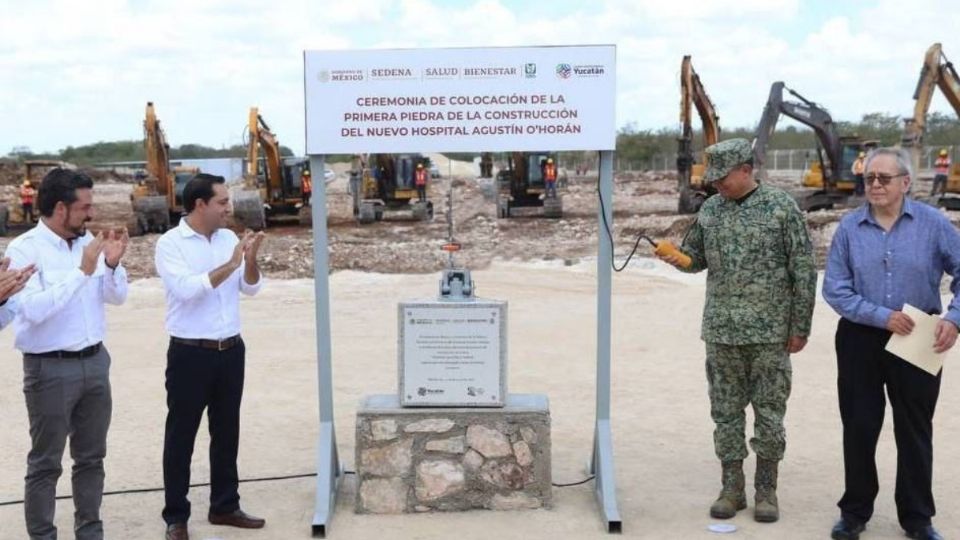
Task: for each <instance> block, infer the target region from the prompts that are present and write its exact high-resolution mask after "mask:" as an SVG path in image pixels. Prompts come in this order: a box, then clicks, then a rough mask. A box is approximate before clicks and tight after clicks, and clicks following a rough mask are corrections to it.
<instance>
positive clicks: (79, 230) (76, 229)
mask: <svg viewBox="0 0 960 540" xmlns="http://www.w3.org/2000/svg"><path fill="white" fill-rule="evenodd" d="M88 221H90V218H87V219H84V220H83V223H81V224H80V225H77V226H73V225H70V210H69V209H68V210H67V219H66V224H65V225H66V229H67V230H68V231H70V232H71V233H73V235H74V238H81V237H83V236H86V235H87V222H88Z"/></svg>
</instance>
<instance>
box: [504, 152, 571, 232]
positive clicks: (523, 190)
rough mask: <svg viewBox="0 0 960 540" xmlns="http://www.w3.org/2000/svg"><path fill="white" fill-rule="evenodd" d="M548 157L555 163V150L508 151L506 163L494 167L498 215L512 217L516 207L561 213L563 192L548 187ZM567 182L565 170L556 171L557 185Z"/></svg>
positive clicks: (550, 215) (553, 216) (545, 213)
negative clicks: (545, 169) (500, 167)
mask: <svg viewBox="0 0 960 540" xmlns="http://www.w3.org/2000/svg"><path fill="white" fill-rule="evenodd" d="M548 160H552V161H553V162H554V163H557V162H558V160H557V155H556V153H555V152H510V153H509V154H507V156H506V164H507V167H506V168H505V169H500V170H499V171H497V191H498V198H497V217H500V218H509V217H513V216H514V214H513V210H515V209H517V208H537V207H540V208H542V209H543V210H542V211H541V215H542V216H543V217H545V218H551V219H558V218H561V217H563V196H562V195H561V194H560V193H558V192H557V190H556V189H555V190H553V191H552V192H550V191H548V190H547V184H546V180H544V167H545V166H546V165H547V162H548ZM566 183H567V178H566V173H565V172H563V171H559V172H557V182H556V187H563V186H565V185H566Z"/></svg>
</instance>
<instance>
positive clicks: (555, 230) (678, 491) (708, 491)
mask: <svg viewBox="0 0 960 540" xmlns="http://www.w3.org/2000/svg"><path fill="white" fill-rule="evenodd" d="M335 170H337V169H336V168H335ZM440 170H441V172H442V174H444V175H445V176H446V171H447V170H452V171H453V172H454V173H455V174H456V175H457V176H455V177H454V178H453V179H452V184H453V207H454V222H455V233H454V236H455V238H456V240H457V241H459V242H461V243H462V245H463V252H462V253H461V254H459V255H458V256H457V260H458V262H459V263H461V264H463V265H465V266H467V267H469V268H472V269H473V270H474V271H475V274H474V278H475V279H476V281H477V291H478V294H479V295H480V296H485V297H491V298H499V299H505V300H508V301H509V302H510V311H511V313H510V321H511V322H510V325H511V326H510V337H509V339H510V363H509V365H510V388H511V391H513V392H540V393H546V394H548V395H549V396H550V399H551V404H552V411H553V473H554V474H553V476H554V479H555V481H556V482H559V483H564V482H570V481H575V480H579V479H581V478H583V477H584V474H585V473H584V463H585V461H586V460H587V458H588V457H589V454H590V445H591V440H592V422H593V404H594V390H593V389H594V386H593V381H594V376H595V365H594V358H595V341H594V339H595V329H594V326H593V325H594V323H593V321H594V314H595V311H594V310H595V307H594V306H595V297H594V294H595V264H596V261H595V258H594V257H595V254H596V250H597V237H598V234H597V232H598V231H597V206H598V203H597V195H596V176H595V173H594V174H593V175H589V174H588V175H587V176H579V177H578V176H571V177H570V182H569V185H568V186H567V187H566V189H565V190H563V191H562V192H563V195H564V217H563V218H562V219H558V220H546V219H541V218H539V217H536V213H537V211H536V210H530V211H527V212H526V214H527V215H521V216H518V217H516V218H513V219H509V220H504V219H498V218H497V217H496V206H495V202H494V199H493V197H492V189H491V185H490V184H489V181H486V182H484V181H482V180H475V179H474V178H472V177H470V176H469V175H467V172H469V171H467V170H466V166H465V165H463V164H461V163H457V162H454V163H441V164H440ZM2 172H4V171H0V173H2ZM7 172H9V171H7ZM337 172H338V179H337V180H336V181H334V182H333V183H332V184H330V185H329V186H328V209H329V214H330V217H329V220H328V224H329V230H330V261H331V270H332V272H334V273H333V275H332V276H331V287H332V291H333V302H332V303H333V321H332V324H333V332H334V372H335V378H336V381H335V385H336V395H335V396H334V400H335V404H336V409H337V412H336V420H337V435H338V438H339V441H340V452H341V456H343V461H344V463H345V465H346V467H347V468H348V469H352V468H353V463H352V461H353V460H352V455H353V428H354V412H355V407H356V404H357V402H358V401H359V400H360V398H361V396H363V395H365V394H369V393H382V392H391V391H393V389H394V388H395V387H396V380H395V373H396V371H395V364H394V362H395V361H396V360H395V359H396V350H395V343H396V322H395V319H394V317H395V316H396V312H395V309H396V308H395V306H396V303H397V302H398V301H400V300H406V299H410V298H418V297H430V296H433V295H434V294H435V287H436V283H437V277H438V274H437V272H438V271H439V269H441V268H442V267H443V266H444V265H445V264H446V255H445V254H444V253H443V252H442V251H441V250H440V247H441V246H442V245H443V244H444V243H445V241H446V238H447V222H446V207H447V206H446V199H445V197H446V194H447V193H448V187H449V186H450V185H451V179H449V178H446V177H444V178H441V179H439V180H435V181H434V182H433V183H432V184H431V186H430V197H431V199H432V200H433V201H434V204H435V205H436V217H435V219H434V220H433V221H432V222H429V223H419V222H415V221H412V220H411V219H409V216H403V215H397V216H393V217H388V218H387V219H385V220H384V221H382V222H379V223H374V224H371V225H366V226H359V225H357V224H356V223H355V222H354V220H353V216H352V211H351V206H350V196H349V194H348V193H347V190H346V178H345V174H344V171H342V170H337ZM0 176H2V175H0ZM109 180H110V179H109V178H106V179H103V182H99V183H98V186H99V188H98V189H99V191H96V192H95V202H96V201H98V200H100V201H101V202H103V203H105V206H109V205H112V206H109V207H110V208H114V209H116V208H119V207H120V206H121V205H122V201H123V198H124V197H125V196H127V195H125V192H124V190H125V189H127V190H128V189H129V186H128V185H126V184H124V183H122V182H116V181H109ZM771 182H773V183H775V184H777V185H780V186H782V187H784V188H786V189H788V190H791V191H793V192H796V189H795V186H796V184H797V183H798V179H797V178H794V177H789V176H787V177H778V178H773V179H771ZM0 183H2V182H0ZM14 187H15V186H14V185H10V186H0V198H2V196H3V193H4V192H3V190H12V189H14ZM614 189H615V192H614V201H613V208H614V214H615V220H614V238H615V240H616V253H617V255H618V257H619V258H620V260H622V258H623V257H625V256H626V254H627V253H628V252H629V250H630V248H631V247H632V245H633V241H634V239H635V238H636V235H637V234H639V233H645V234H648V235H650V236H653V237H658V238H670V239H672V240H674V241H679V240H680V238H681V237H682V236H683V233H684V231H685V230H686V229H687V227H689V225H690V223H692V221H693V217H692V216H678V215H676V206H677V190H676V179H675V177H674V176H673V175H672V174H670V173H667V174H664V173H651V172H645V173H629V172H624V173H621V174H618V175H617V177H616V183H615V188H614ZM922 189H923V186H921V190H922ZM110 212H111V210H108V211H107V213H108V214H109V213H110ZM521 213H523V212H521ZM842 214H843V211H839V210H838V211H830V212H817V213H813V214H809V215H808V216H807V222H808V225H809V228H810V233H811V237H812V239H813V241H814V245H815V248H816V251H817V253H818V260H819V262H820V263H822V262H823V259H824V254H825V252H826V249H827V247H828V246H829V243H830V239H831V238H832V235H833V232H834V230H835V228H836V224H837V221H838V219H839V217H840V216H841V215H842ZM950 217H951V219H953V221H954V222H958V219H957V217H958V214H951V215H950ZM13 234H16V231H13ZM268 234H269V239H268V241H267V242H266V243H265V244H264V247H263V258H262V267H263V269H264V272H265V273H266V275H267V276H268V277H269V278H270V281H269V285H268V287H267V288H266V289H265V290H264V291H263V293H262V294H261V295H260V296H258V297H256V298H254V299H245V300H244V301H243V304H242V306H243V308H242V309H243V317H244V328H245V330H244V335H245V337H246V341H247V342H248V347H249V351H250V355H249V359H250V360H249V363H248V374H247V385H246V397H245V401H244V434H243V443H242V447H241V472H242V476H244V477H246V478H252V477H264V476H277V475H286V474H295V473H309V472H312V471H313V470H314V468H315V464H314V461H313V460H314V453H315V445H316V434H317V430H316V425H317V412H316V403H317V400H316V375H315V373H316V371H315V365H314V357H315V352H314V351H315V342H314V329H313V286H312V281H310V280H309V279H301V278H310V277H312V275H313V264H312V250H313V242H312V237H311V232H310V230H309V229H306V228H302V227H297V226H280V227H273V228H271V229H269V230H268ZM157 238H158V236H157V235H148V236H143V237H136V238H134V239H133V240H132V242H131V245H130V248H129V251H128V254H127V256H126V257H125V263H124V264H125V265H126V266H127V268H128V270H129V272H130V275H131V276H132V278H133V279H134V280H135V282H134V283H133V285H132V286H131V295H130V299H129V300H128V302H127V304H126V305H125V306H122V307H119V308H112V307H111V308H110V309H109V315H108V318H109V334H108V339H107V344H108V346H109V347H110V350H111V353H112V355H113V357H114V366H113V383H114V399H115V406H114V418H113V425H112V428H111V433H110V455H109V457H108V459H107V472H108V479H107V489H108V490H120V489H127V488H143V487H156V486H160V485H162V478H161V470H160V457H161V450H162V437H163V419H164V415H165V405H164V389H163V370H164V363H165V356H164V351H165V339H166V335H165V333H164V331H163V314H164V308H163V291H162V287H161V285H160V283H159V281H158V280H157V279H156V278H155V272H154V267H153V253H154V245H155V243H156V240H157ZM9 239H10V238H9V237H7V238H0V252H2V251H3V250H4V249H5V248H6V245H7V243H8V242H9ZM639 255H640V256H641V258H639V259H635V261H634V263H633V264H631V266H630V268H629V269H628V270H627V271H626V272H624V273H621V274H617V275H616V278H615V280H614V286H615V298H614V333H613V339H614V366H613V373H614V407H615V411H614V418H613V425H614V440H615V445H616V448H615V454H616V465H617V471H616V474H617V481H618V493H619V502H620V510H621V513H622V517H623V520H624V532H625V534H626V536H628V537H631V538H651V539H654V538H656V539H661V538H707V537H710V536H712V535H711V534H710V533H708V532H706V527H707V525H708V524H709V523H710V519H709V518H708V516H707V513H706V509H707V507H708V506H709V504H710V502H711V501H712V500H713V498H714V497H715V495H716V491H717V489H718V487H719V475H718V471H717V464H716V463H715V460H714V457H713V453H712V444H711V429H712V427H711V423H710V420H709V407H708V403H707V398H706V388H705V379H704V375H703V346H702V343H701V342H700V341H699V339H697V338H698V336H699V317H700V310H701V309H702V300H703V292H704V291H703V276H702V275H701V276H686V275H680V274H677V273H675V272H673V271H672V270H670V269H667V268H664V267H663V266H662V265H661V264H660V263H658V262H656V261H653V260H651V259H648V258H645V256H647V255H649V247H648V246H646V245H645V244H644V245H641V247H640V252H639ZM835 322H836V316H835V315H834V314H833V313H832V312H831V311H830V310H829V308H828V307H827V306H826V305H825V304H823V303H822V302H821V303H820V304H818V306H817V312H816V320H815V325H814V335H813V338H812V340H811V343H810V345H809V346H808V348H807V350H805V351H804V352H803V353H801V354H799V355H797V356H796V357H795V361H794V384H795V387H794V394H793V397H792V398H791V402H790V413H789V416H788V435H789V438H790V443H789V444H790V448H789V450H788V459H787V461H786V463H785V464H784V467H783V472H782V479H781V486H782V489H781V492H780V495H781V503H782V507H783V520H782V521H781V522H780V523H778V524H775V525H768V526H761V525H758V524H756V523H754V522H753V521H752V520H751V519H750V517H749V512H748V513H744V514H742V515H741V516H740V517H738V518H737V519H735V520H734V521H733V522H734V523H735V524H736V525H737V526H738V527H739V531H738V532H737V535H738V536H739V537H742V538H769V537H771V536H772V535H777V536H778V537H782V538H785V539H807V538H822V537H826V534H827V533H826V531H827V530H828V528H829V527H830V525H831V523H832V521H833V520H834V518H835V517H836V508H835V501H836V500H837V498H838V497H839V494H840V490H841V486H842V463H841V461H840V455H841V449H840V423H839V417H838V414H837V407H836V390H835V382H834V381H835V377H836V372H835V367H834V366H835V363H834V354H833V348H832V335H833V330H834V327H835ZM12 341H13V336H12V333H11V332H4V333H2V334H0V351H6V352H3V353H2V354H0V357H3V358H6V359H7V361H6V362H0V431H2V432H3V433H4V434H5V435H4V436H3V437H0V503H2V502H3V501H9V500H15V499H19V498H21V497H22V478H23V469H24V459H25V454H26V448H27V445H28V437H27V429H26V413H25V410H24V406H23V398H22V393H21V390H20V383H21V377H22V375H21V367H20V358H19V355H18V354H17V353H16V352H15V351H14V350H13V349H12ZM281 343H282V346H280V344H281ZM956 356H957V354H956V353H952V354H951V357H950V359H949V360H948V370H947V373H946V375H945V378H944V382H943V390H942V392H941V398H940V399H941V403H940V411H941V412H940V415H939V416H938V417H937V420H936V432H937V436H936V442H935V445H936V452H937V456H938V460H937V462H936V465H935V467H936V473H935V479H936V482H935V494H936V495H937V497H938V500H939V501H940V505H939V510H940V514H939V515H938V517H937V519H936V523H937V524H938V525H939V526H940V528H941V530H942V532H944V533H945V534H946V535H947V536H948V537H949V536H951V535H956V534H957V533H960V510H958V508H960V507H958V506H957V505H956V504H955V503H954V502H953V501H955V500H958V499H960V467H958V466H957V465H958V461H957V460H956V459H955V458H953V456H957V455H960V420H958V417H957V415H955V414H952V412H953V411H956V410H957V409H958V405H960V392H958V391H960V388H958V383H957V382H956V380H955V379H954V378H952V377H951V376H950V368H949V364H952V363H955V362H957V361H958V360H957V359H956ZM888 424H889V421H888ZM890 428H891V426H890V425H888V426H887V427H886V430H885V432H884V435H883V438H882V440H881V445H880V450H879V453H878V455H879V457H878V460H879V463H880V466H881V489H882V491H881V496H880V499H879V500H878V507H877V516H876V518H875V520H874V522H873V523H871V526H870V530H869V531H868V534H867V535H865V536H864V538H899V537H901V536H900V531H899V529H898V527H897V524H896V513H895V510H894V506H893V494H892V489H893V478H894V471H895V451H894V447H893V437H892V431H891V429H890ZM201 431H203V430H201ZM206 442H207V441H206V439H205V435H204V434H203V433H201V437H200V440H199V441H198V444H197V451H196V453H195V454H196V458H197V459H196V460H195V464H194V469H193V470H194V480H195V481H205V480H206V479H207V476H208V472H209V470H208V467H207V464H206V459H205V455H206ZM66 464H67V465H66V468H67V470H69V460H66ZM752 466H753V465H752V462H751V464H750V466H749V470H750V471H752ZM592 490H593V484H592V483H588V484H585V485H581V486H576V487H568V488H558V489H556V490H555V501H556V504H555V507H554V508H553V509H552V510H544V511H535V512H522V513H506V514H498V515H496V516H495V519H491V517H492V516H491V515H490V514H489V513H488V512H470V513H464V514H446V515H419V516H382V517H370V516H357V515H354V514H353V513H352V497H353V496H354V493H355V484H354V482H353V478H352V477H350V476H348V477H347V478H346V480H345V482H344V485H343V486H342V487H341V491H340V499H339V504H338V509H337V514H336V517H335V519H334V522H333V526H332V529H331V536H330V537H332V538H337V537H340V538H367V537H372V536H373V535H378V536H379V537H383V538H423V539H432V538H449V537H451V536H454V535H456V536H457V537H462V538H465V539H474V538H476V539H481V538H482V539H485V540H486V539H488V538H490V537H491V536H493V537H502V538H552V537H563V538H603V537H606V534H605V533H604V532H603V529H602V525H601V523H600V520H599V517H598V513H597V507H596V502H595V500H594V497H593V491H592ZM60 492H61V493H68V492H69V481H68V480H66V479H61V483H60ZM241 492H242V495H243V497H244V507H245V508H246V509H247V510H249V511H251V512H253V513H257V514H261V515H264V516H265V517H266V518H267V519H268V521H269V524H268V529H267V530H265V531H261V532H245V531H234V530H224V529H218V528H215V527H212V526H209V525H208V524H206V523H205V522H204V520H203V519H202V517H203V516H204V514H205V512H206V508H207V506H206V502H205V499H206V497H207V496H208V491H207V490H205V489H197V490H194V494H193V501H194V503H195V506H194V508H195V516H196V517H197V518H198V519H195V520H194V521H193V523H192V532H193V535H194V538H200V539H211V540H213V539H225V538H269V539H274V538H277V539H280V538H307V537H308V536H309V530H310V520H311V517H312V514H313V498H314V491H313V480H312V479H300V480H286V481H278V482H267V483H254V484H245V485H244V486H243V488H242V490H241ZM162 504H163V498H162V494H160V493H145V494H137V495H123V496H113V497H108V498H107V499H106V500H105V502H104V516H105V519H106V522H107V527H108V537H110V538H123V539H127V538H131V539H140V538H158V537H160V535H161V534H162V522H161V520H160V517H159V512H160V509H161V507H162ZM58 508H59V517H58V522H59V523H60V525H61V533H63V534H64V535H65V536H69V535H68V534H66V533H67V532H68V531H69V529H70V520H71V518H70V516H71V511H72V509H71V505H70V503H69V502H67V501H65V502H62V503H61V504H60V505H59V507H58ZM22 537H23V521H22V506H17V505H13V506H0V540H5V539H14V538H22Z"/></svg>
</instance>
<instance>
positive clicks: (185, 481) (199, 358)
mask: <svg viewBox="0 0 960 540" xmlns="http://www.w3.org/2000/svg"><path fill="white" fill-rule="evenodd" d="M183 206H184V210H185V211H186V212H187V216H186V217H184V218H183V219H181V220H180V224H179V225H178V226H177V227H176V228H174V229H171V230H169V231H167V232H166V233H165V234H164V235H163V236H162V237H160V240H159V241H157V251H156V265H157V273H158V274H160V277H161V278H162V279H163V284H164V288H165V289H166V293H167V320H166V326H167V332H168V333H169V334H170V347H169V349H167V371H166V388H167V423H166V434H165V437H164V445H163V484H164V491H165V506H164V509H163V519H164V521H165V522H166V524H167V531H166V538H167V539H168V540H187V539H188V538H189V535H188V532H187V522H188V521H189V519H190V501H189V500H188V499H187V492H188V490H189V486H190V460H191V457H192V455H193V444H194V440H195V439H196V435H197V429H198V428H199V427H200V420H201V418H202V416H203V411H204V409H207V416H208V422H209V427H210V484H211V487H210V511H209V513H208V515H207V518H208V520H209V521H210V522H211V523H213V524H215V525H229V526H233V527H242V528H249V529H259V528H261V527H263V526H264V523H265V522H264V520H262V519H260V518H256V517H253V516H250V515H248V514H246V513H244V512H243V511H242V510H241V509H240V495H239V493H238V482H239V475H238V473H237V450H238V447H239V442H240V401H241V398H242V396H243V376H244V361H245V360H244V355H245V351H246V348H245V345H244V343H243V339H241V337H240V298H239V296H240V293H243V294H246V295H250V296H252V295H254V294H256V293H257V291H259V290H260V286H261V280H260V269H259V267H258V266H257V252H258V251H259V249H260V242H261V241H262V240H263V237H264V236H263V233H262V232H259V233H257V234H253V233H250V232H247V233H246V234H245V235H244V237H243V239H238V238H237V235H236V234H234V233H233V231H231V230H229V229H226V228H225V226H226V224H227V217H228V215H229V210H230V196H229V193H228V191H227V188H226V185H225V184H224V179H223V177H221V176H213V175H209V174H202V173H201V174H198V175H196V176H195V177H194V178H192V179H191V180H190V181H189V182H187V185H186V186H184V189H183Z"/></svg>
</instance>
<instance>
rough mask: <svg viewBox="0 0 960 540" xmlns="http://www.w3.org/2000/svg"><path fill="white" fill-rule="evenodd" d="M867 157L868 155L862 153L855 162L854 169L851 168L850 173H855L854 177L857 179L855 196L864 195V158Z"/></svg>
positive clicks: (854, 190)
mask: <svg viewBox="0 0 960 540" xmlns="http://www.w3.org/2000/svg"><path fill="white" fill-rule="evenodd" d="M865 157H867V154H865V153H864V152H860V154H859V155H858V156H857V159H856V160H855V161H854V162H853V167H850V171H851V172H852V173H853V177H854V178H855V179H856V181H857V183H856V186H855V187H854V188H853V192H854V194H855V195H857V196H860V195H863V193H864V189H863V171H864V165H863V163H864V158H865Z"/></svg>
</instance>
